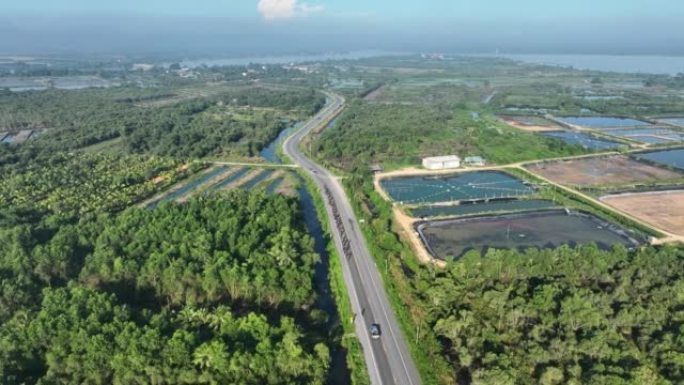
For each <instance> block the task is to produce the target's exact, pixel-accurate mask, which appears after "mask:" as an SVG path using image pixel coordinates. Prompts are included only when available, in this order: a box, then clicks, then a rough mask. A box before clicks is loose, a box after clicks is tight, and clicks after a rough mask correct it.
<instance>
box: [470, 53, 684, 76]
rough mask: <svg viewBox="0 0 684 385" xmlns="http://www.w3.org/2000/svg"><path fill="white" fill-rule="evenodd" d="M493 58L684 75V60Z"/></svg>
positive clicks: (646, 57)
mask: <svg viewBox="0 0 684 385" xmlns="http://www.w3.org/2000/svg"><path fill="white" fill-rule="evenodd" d="M477 56H495V55H477ZM496 56H497V57H504V58H507V59H512V60H517V61H522V62H527V63H536V64H547V65H554V66H563V67H573V68H575V69H580V70H594V71H607V72H624V73H647V74H667V75H676V74H678V73H684V56H658V55H532V54H515V55H514V54H502V55H496Z"/></svg>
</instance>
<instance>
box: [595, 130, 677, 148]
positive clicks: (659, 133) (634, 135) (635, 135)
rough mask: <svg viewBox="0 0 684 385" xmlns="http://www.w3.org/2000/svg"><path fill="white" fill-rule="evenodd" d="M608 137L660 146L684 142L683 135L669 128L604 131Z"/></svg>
mask: <svg viewBox="0 0 684 385" xmlns="http://www.w3.org/2000/svg"><path fill="white" fill-rule="evenodd" d="M605 132H606V134H608V135H613V136H618V137H622V138H627V139H632V140H636V141H639V142H643V143H649V144H660V143H671V142H681V141H684V133H682V132H679V131H674V130H671V129H669V128H660V127H658V128H644V129H630V130H610V131H605Z"/></svg>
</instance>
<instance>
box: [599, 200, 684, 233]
mask: <svg viewBox="0 0 684 385" xmlns="http://www.w3.org/2000/svg"><path fill="white" fill-rule="evenodd" d="M601 201H603V202H605V203H607V204H608V205H610V206H612V207H614V208H616V209H618V210H620V211H623V212H625V213H627V214H629V215H631V216H634V217H636V218H638V219H640V220H642V221H644V222H646V223H648V224H650V225H652V226H655V227H657V228H659V229H662V230H663V231H665V232H669V233H672V234H675V235H679V236H684V190H674V191H658V192H648V193H635V194H619V195H606V196H604V197H601Z"/></svg>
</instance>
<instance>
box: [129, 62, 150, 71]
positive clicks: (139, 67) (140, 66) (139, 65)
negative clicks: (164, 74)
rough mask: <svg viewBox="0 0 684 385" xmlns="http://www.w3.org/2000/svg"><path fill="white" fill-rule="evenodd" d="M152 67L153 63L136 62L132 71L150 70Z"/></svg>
mask: <svg viewBox="0 0 684 385" xmlns="http://www.w3.org/2000/svg"><path fill="white" fill-rule="evenodd" d="M153 68H154V64H147V63H136V64H133V71H144V72H147V71H150V70H152V69H153Z"/></svg>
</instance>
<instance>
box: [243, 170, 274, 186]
mask: <svg viewBox="0 0 684 385" xmlns="http://www.w3.org/2000/svg"><path fill="white" fill-rule="evenodd" d="M274 172H275V170H270V169H268V170H262V171H261V172H260V173H259V174H257V175H256V176H254V178H252V179H250V180H248V181H247V182H245V183H244V184H243V185H242V186H240V187H239V188H240V189H242V190H251V189H253V188H254V187H255V186H256V185H258V184H259V183H261V182H262V181H265V180H266V179H268V177H270V176H271V175H272V174H273V173H274Z"/></svg>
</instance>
